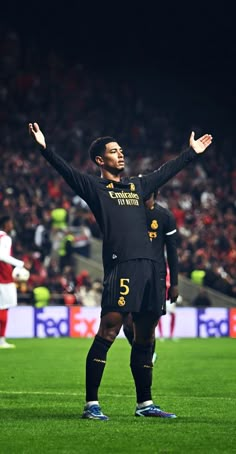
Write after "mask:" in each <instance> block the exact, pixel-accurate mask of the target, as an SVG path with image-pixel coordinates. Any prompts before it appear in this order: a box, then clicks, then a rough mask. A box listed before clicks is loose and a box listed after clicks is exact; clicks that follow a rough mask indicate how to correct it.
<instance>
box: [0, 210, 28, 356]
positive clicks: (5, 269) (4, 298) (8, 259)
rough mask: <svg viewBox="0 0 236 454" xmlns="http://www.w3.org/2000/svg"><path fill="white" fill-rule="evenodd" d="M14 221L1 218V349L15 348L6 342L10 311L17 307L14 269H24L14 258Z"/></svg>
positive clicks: (8, 217) (20, 262)
mask: <svg viewBox="0 0 236 454" xmlns="http://www.w3.org/2000/svg"><path fill="white" fill-rule="evenodd" d="M12 229H13V221H12V219H11V217H10V216H8V215H6V216H2V217H1V218H0V348H1V349H2V348H15V345H14V344H10V343H8V342H7V341H6V338H5V334H6V329H7V321H8V309H9V308H10V307H14V306H16V305H17V290H16V284H15V283H14V281H13V278H12V270H13V267H15V266H18V267H23V266H24V262H23V261H22V260H18V259H16V258H14V257H12V255H11V254H12V239H11V236H10V233H11V231H12Z"/></svg>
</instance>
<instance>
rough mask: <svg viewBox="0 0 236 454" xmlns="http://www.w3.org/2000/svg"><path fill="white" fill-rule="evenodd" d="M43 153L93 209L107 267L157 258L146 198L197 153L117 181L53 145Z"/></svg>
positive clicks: (191, 152) (181, 155)
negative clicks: (82, 166) (87, 169)
mask: <svg viewBox="0 0 236 454" xmlns="http://www.w3.org/2000/svg"><path fill="white" fill-rule="evenodd" d="M42 155H43V156H44V157H45V158H46V159H47V161H48V162H49V163H50V164H51V165H52V166H53V167H54V168H55V169H56V170H57V172H58V173H59V174H60V175H61V176H62V177H63V178H64V179H65V181H66V182H67V183H68V185H69V186H70V187H71V188H72V189H73V190H74V192H75V193H76V194H78V195H79V196H80V197H81V198H82V199H83V200H85V202H86V203H87V204H88V206H89V207H90V209H91V211H92V212H93V214H94V216H95V218H96V220H97V223H98V225H99V227H100V229H101V232H102V235H103V266H104V270H106V269H109V267H111V266H113V265H114V264H116V263H118V262H124V261H127V260H132V259H137V258H146V259H151V260H155V261H156V260H157V259H156V256H155V252H154V250H153V248H152V245H151V242H150V239H149V236H148V232H147V221H146V209H145V205H144V201H145V200H147V199H148V198H149V197H150V195H151V193H152V192H154V191H156V190H157V189H158V188H159V187H160V186H162V185H163V184H165V183H166V182H167V181H168V180H169V179H170V178H172V177H173V176H174V175H176V173H178V172H179V171H180V170H181V169H182V168H184V167H185V166H186V165H187V164H188V163H189V162H191V161H193V160H194V159H195V158H196V157H197V156H198V155H197V154H196V153H195V152H194V150H192V149H188V150H186V151H184V152H182V153H181V154H180V155H179V156H178V157H177V158H175V159H172V160H170V161H168V162H167V163H165V164H164V165H162V166H161V167H160V168H159V169H158V170H156V171H154V172H152V173H150V174H148V175H145V176H142V177H132V178H128V177H125V178H122V179H121V181H120V182H115V181H112V180H107V179H105V178H101V177H98V176H95V175H89V174H84V173H82V172H79V171H78V170H77V169H76V168H74V167H73V166H72V165H70V164H68V163H67V162H66V161H65V160H64V159H63V158H62V157H61V156H59V155H58V154H57V153H56V152H55V151H54V150H52V149H50V148H47V149H45V150H44V149H43V150H42Z"/></svg>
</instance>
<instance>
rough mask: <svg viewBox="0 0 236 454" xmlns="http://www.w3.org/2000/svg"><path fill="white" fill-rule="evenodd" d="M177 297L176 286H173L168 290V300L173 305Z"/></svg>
mask: <svg viewBox="0 0 236 454" xmlns="http://www.w3.org/2000/svg"><path fill="white" fill-rule="evenodd" d="M178 296H179V290H178V286H177V285H174V286H173V287H170V288H169V289H168V299H169V300H170V302H171V303H175V302H176V300H177V298H178Z"/></svg>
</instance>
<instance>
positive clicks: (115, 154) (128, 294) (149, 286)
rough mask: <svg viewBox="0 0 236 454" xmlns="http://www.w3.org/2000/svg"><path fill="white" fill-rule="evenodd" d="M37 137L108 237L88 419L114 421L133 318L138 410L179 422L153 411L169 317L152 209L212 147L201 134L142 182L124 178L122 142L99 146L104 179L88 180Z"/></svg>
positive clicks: (89, 367)
mask: <svg viewBox="0 0 236 454" xmlns="http://www.w3.org/2000/svg"><path fill="white" fill-rule="evenodd" d="M29 132H30V134H31V135H32V136H33V138H34V139H35V140H36V142H37V143H38V144H39V145H40V146H41V152H42V155H43V156H44V157H45V159H46V160H47V161H48V162H49V163H50V164H51V165H52V166H53V167H54V168H55V169H56V170H57V172H58V173H59V174H60V175H62V176H63V178H64V179H65V181H66V182H67V183H68V185H69V186H70V187H71V188H72V189H73V190H74V191H75V193H76V194H78V195H79V196H80V197H81V198H83V199H84V200H85V202H86V203H87V204H88V206H89V207H90V209H91V211H92V212H93V214H94V216H95V218H96V220H97V222H98V224H99V226H100V229H101V231H102V233H103V266H104V290H103V295H102V302H101V307H102V311H101V321H100V326H99V329H98V332H97V334H96V336H95V338H94V341H93V344H92V346H91V348H90V350H89V352H88V355H87V360H86V405H85V408H84V412H83V415H82V417H83V418H88V419H99V420H107V419H108V417H107V416H106V415H104V414H103V413H102V411H101V407H100V405H99V402H98V389H99V386H100V383H101V379H102V375H103V371H104V367H105V364H106V357H107V352H108V350H109V348H110V347H111V345H112V343H113V341H114V340H115V338H116V337H117V335H118V333H119V331H120V329H121V327H122V325H123V323H124V321H125V317H126V316H127V314H128V313H130V312H131V313H132V314H133V320H134V327H135V337H134V342H133V345H132V349H131V361H130V366H131V371H132V374H133V378H134V382H135V387H136V395H137V408H136V411H135V415H136V416H153V417H156V416H157V417H164V418H166V417H168V418H175V417H176V416H175V415H174V414H173V413H166V412H164V411H162V410H161V409H160V408H159V407H158V406H156V405H154V404H153V401H152V395H151V385H152V339H153V333H154V330H155V327H156V324H157V320H158V319H159V317H160V316H161V312H162V308H161V305H158V304H157V302H158V301H160V293H161V291H162V289H161V285H160V282H159V281H158V280H157V279H156V276H157V275H158V262H157V261H156V257H155V253H154V251H153V248H152V246H151V242H150V240H149V236H148V232H147V225H146V213H145V206H144V201H145V200H147V199H148V197H149V196H150V194H151V193H152V192H154V191H156V190H157V189H158V188H159V187H160V186H162V185H163V184H165V183H166V182H167V181H168V180H169V179H170V178H172V177H173V176H174V175H176V173H178V172H179V171H180V170H181V169H182V168H184V167H185V166H186V165H187V164H188V163H190V162H192V161H193V160H194V159H195V158H197V156H198V154H200V153H203V152H204V151H205V149H206V148H207V147H208V146H209V145H210V144H211V143H212V136H211V135H210V134H204V135H203V136H202V137H200V138H199V139H198V140H195V139H194V132H192V134H191V137H190V147H189V148H188V149H187V150H186V151H185V152H182V153H181V154H180V155H179V156H178V157H177V158H175V159H173V160H171V161H169V162H167V163H166V164H164V165H163V166H161V167H160V168H159V169H158V170H157V171H155V172H153V173H151V174H149V175H145V176H143V177H135V178H132V179H131V178H128V177H125V178H121V173H122V171H123V170H124V166H125V162H124V152H123V149H122V148H121V146H120V145H119V143H118V142H117V141H116V139H114V138H112V137H109V136H107V137H101V138H98V139H96V140H94V141H93V142H92V144H91V145H90V148H89V153H90V157H91V159H92V161H93V162H95V163H96V164H97V165H98V166H99V168H100V171H101V177H98V176H94V175H89V174H83V173H80V172H79V171H78V170H77V169H75V168H73V167H72V166H71V165H69V164H68V163H66V162H65V160H64V159H62V158H61V157H60V156H59V155H58V154H57V153H55V152H54V151H53V150H51V149H49V148H47V147H46V142H45V137H44V135H43V133H42V131H41V130H40V128H39V125H38V124H37V123H33V124H32V123H29Z"/></svg>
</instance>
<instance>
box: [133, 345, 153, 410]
mask: <svg viewBox="0 0 236 454" xmlns="http://www.w3.org/2000/svg"><path fill="white" fill-rule="evenodd" d="M152 348H153V344H149V345H140V344H136V343H135V342H133V345H132V350H131V358H130V367H131V371H132V374H133V377H134V382H135V387H136V395H137V403H141V402H145V401H146V400H152V395H151V386H152V368H153V365H152Z"/></svg>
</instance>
